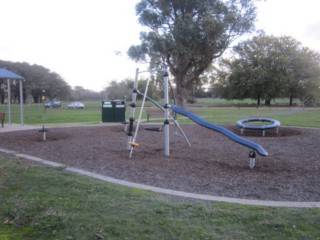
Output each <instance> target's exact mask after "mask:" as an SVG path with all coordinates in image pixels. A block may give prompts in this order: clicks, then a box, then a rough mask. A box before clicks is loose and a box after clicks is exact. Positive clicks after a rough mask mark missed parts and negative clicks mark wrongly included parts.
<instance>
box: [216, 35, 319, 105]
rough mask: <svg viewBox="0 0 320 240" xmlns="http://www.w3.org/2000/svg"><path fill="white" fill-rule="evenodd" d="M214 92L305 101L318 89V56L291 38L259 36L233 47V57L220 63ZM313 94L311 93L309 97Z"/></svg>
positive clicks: (268, 98) (259, 98)
mask: <svg viewBox="0 0 320 240" xmlns="http://www.w3.org/2000/svg"><path fill="white" fill-rule="evenodd" d="M222 63H223V67H224V68H222V70H220V71H217V72H218V74H217V79H218V80H219V82H218V83H217V84H216V85H215V87H216V90H217V91H219V92H220V94H221V95H222V96H223V97H226V98H229V99H232V98H238V99H242V98H252V99H256V100H257V104H258V105H260V100H261V99H264V100H265V102H266V104H270V101H271V99H273V98H276V97H290V104H292V98H293V97H299V98H300V99H305V98H306V97H308V95H310V94H311V91H310V90H311V89H314V88H316V89H317V90H318V87H316V86H319V71H320V69H319V67H320V65H319V64H320V55H319V53H317V52H314V51H312V50H310V49H308V48H306V47H303V46H302V45H301V43H300V42H298V41H297V40H295V39H293V38H292V37H287V36H282V37H274V36H266V35H264V34H261V35H259V36H255V37H253V38H252V39H249V40H247V41H243V42H240V43H239V44H238V45H237V46H235V47H234V57H233V58H229V59H224V60H223V61H222ZM312 95H314V93H313V94H311V96H312Z"/></svg>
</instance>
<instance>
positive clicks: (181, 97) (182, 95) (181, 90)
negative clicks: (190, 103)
mask: <svg viewBox="0 0 320 240" xmlns="http://www.w3.org/2000/svg"><path fill="white" fill-rule="evenodd" d="M174 80H175V83H176V97H177V104H178V105H179V106H181V107H183V106H184V102H185V99H186V96H187V89H186V88H185V86H184V84H183V83H184V82H183V76H182V74H177V75H175V76H174Z"/></svg>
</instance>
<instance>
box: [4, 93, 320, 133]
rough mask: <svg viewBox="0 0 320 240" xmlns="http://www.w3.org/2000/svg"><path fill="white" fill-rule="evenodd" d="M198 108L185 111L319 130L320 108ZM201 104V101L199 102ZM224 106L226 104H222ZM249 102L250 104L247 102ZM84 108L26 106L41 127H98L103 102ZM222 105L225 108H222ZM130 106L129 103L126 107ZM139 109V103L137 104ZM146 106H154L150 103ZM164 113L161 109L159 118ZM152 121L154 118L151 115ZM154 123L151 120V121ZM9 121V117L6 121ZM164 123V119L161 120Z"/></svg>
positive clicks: (15, 113)
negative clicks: (260, 118) (273, 121)
mask: <svg viewBox="0 0 320 240" xmlns="http://www.w3.org/2000/svg"><path fill="white" fill-rule="evenodd" d="M203 101H204V102H203V103H201V104H200V106H199V105H196V106H193V105H188V106H186V108H187V109H188V110H189V111H192V112H194V113H196V114H198V115H199V116H201V117H203V118H205V119H206V120H207V121H209V122H214V123H217V124H235V122H236V121H238V120H240V119H244V118H249V117H269V118H274V119H277V120H279V121H280V122H281V124H282V125H283V126H304V127H320V109H319V108H302V107H293V108H291V107H283V106H282V107H279V105H278V104H277V105H276V104H275V105H274V106H271V107H260V108H256V107H243V104H242V105H241V107H239V106H238V105H237V102H235V103H234V104H233V105H229V104H228V102H222V100H219V99H217V100H216V101H217V103H219V104H218V105H219V107H215V105H214V104H213V100H211V101H209V100H206V101H205V100H203ZM199 102H201V101H199ZM284 102H285V100H279V102H277V103H279V104H280V103H281V104H283V103H284ZM222 103H223V104H222ZM248 103H249V102H248ZM85 104H86V108H85V109H67V108H52V109H51V108H48V109H44V107H43V105H39V104H29V105H25V106H24V122H25V124H32V125H41V124H42V123H43V121H44V122H45V123H46V124H63V123H86V124H97V123H101V120H102V108H101V102H97V101H95V102H85ZM221 104H222V105H221ZM127 105H129V104H127ZM137 105H138V106H139V105H140V103H138V104H137ZM147 106H153V105H152V104H151V103H150V102H148V103H147ZM0 111H1V112H5V113H6V114H7V106H5V105H3V106H1V107H0ZM139 111H140V108H139V107H137V109H136V111H135V113H136V114H135V118H136V119H137V118H138V114H139ZM160 112H161V111H160V110H159V114H158V116H157V118H159V115H161V113H160ZM129 114H130V107H129V106H127V111H126V119H129ZM142 118H143V119H144V120H145V119H146V118H147V114H146V111H144V112H143V115H142ZM151 118H152V116H151ZM151 120H152V119H151ZM179 120H180V121H182V122H189V121H188V120H187V119H186V118H184V117H181V116H179ZM6 121H8V118H6ZM160 121H162V120H160ZM12 122H13V123H19V122H20V115H19V106H18V105H12Z"/></svg>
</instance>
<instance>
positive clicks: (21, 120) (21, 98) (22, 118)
mask: <svg viewBox="0 0 320 240" xmlns="http://www.w3.org/2000/svg"><path fill="white" fill-rule="evenodd" d="M19 87H20V123H21V126H23V125H24V115H23V88H22V80H20V85H19Z"/></svg>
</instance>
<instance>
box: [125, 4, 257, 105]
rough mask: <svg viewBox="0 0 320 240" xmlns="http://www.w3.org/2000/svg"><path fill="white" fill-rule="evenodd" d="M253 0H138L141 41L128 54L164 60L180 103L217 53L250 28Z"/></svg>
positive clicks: (160, 62)
mask: <svg viewBox="0 0 320 240" xmlns="http://www.w3.org/2000/svg"><path fill="white" fill-rule="evenodd" d="M253 2H254V0H225V1H222V0H142V1H141V2H139V3H138V4H137V5H136V13H137V15H138V16H139V21H140V24H141V25H143V26H146V27H148V29H149V30H150V31H148V32H141V33H140V40H141V44H140V45H136V46H131V47H130V48H129V50H128V55H129V57H130V58H131V59H133V60H136V61H140V60H144V61H149V64H150V68H151V69H155V68H158V69H159V67H161V66H163V65H166V66H168V67H169V69H170V72H171V74H172V75H173V76H174V80H175V84H176V91H177V96H178V103H179V104H183V102H184V99H185V98H186V97H187V92H188V90H189V89H190V88H191V87H192V84H193V82H195V81H198V79H199V76H200V75H201V74H202V73H203V72H204V71H205V70H206V69H207V68H208V67H209V66H210V65H211V63H212V61H213V59H215V58H218V57H220V56H221V55H222V54H223V52H224V51H225V50H226V49H227V47H228V46H229V45H230V43H231V42H232V41H233V40H235V39H236V38H238V37H239V36H241V35H243V34H244V33H246V32H249V31H251V30H253V28H254V20H255V18H256V11H255V10H256V9H255V6H254V4H253Z"/></svg>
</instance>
